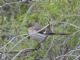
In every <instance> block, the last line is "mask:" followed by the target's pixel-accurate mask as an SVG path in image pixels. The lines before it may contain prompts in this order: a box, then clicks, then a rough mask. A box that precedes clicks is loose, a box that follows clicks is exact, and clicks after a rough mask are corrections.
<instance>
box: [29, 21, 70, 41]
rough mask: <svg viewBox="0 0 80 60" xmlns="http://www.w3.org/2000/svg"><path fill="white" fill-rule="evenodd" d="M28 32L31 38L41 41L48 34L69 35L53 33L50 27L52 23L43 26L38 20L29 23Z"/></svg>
mask: <svg viewBox="0 0 80 60" xmlns="http://www.w3.org/2000/svg"><path fill="white" fill-rule="evenodd" d="M28 34H29V36H30V38H31V39H33V40H37V41H39V42H42V41H44V40H45V39H46V38H47V37H48V35H69V34H67V33H53V32H52V31H51V29H50V24H48V25H47V26H45V27H42V26H41V25H40V24H39V23H38V22H34V23H31V24H29V25H28Z"/></svg>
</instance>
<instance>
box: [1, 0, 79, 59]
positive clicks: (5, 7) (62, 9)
mask: <svg viewBox="0 0 80 60" xmlns="http://www.w3.org/2000/svg"><path fill="white" fill-rule="evenodd" d="M14 2H15V3H14ZM6 3H7V4H6ZM36 20H37V21H39V23H40V24H42V26H43V27H44V26H46V25H47V24H48V22H51V23H53V24H52V25H51V29H52V31H54V32H66V33H70V35H69V36H49V37H48V38H47V39H46V41H44V42H43V46H44V48H43V49H42V48H40V49H39V50H37V51H32V52H29V53H25V54H23V55H21V56H18V57H17V58H16V60H26V59H27V60H38V59H40V60H53V59H54V60H57V59H59V60H73V59H78V58H79V57H80V53H79V52H80V50H78V47H79V46H80V38H79V37H80V0H44V1H43V0H38V1H37V0H33V1H32V2H29V3H25V2H19V0H15V1H13V0H6V1H3V0H0V47H4V46H5V45H6V44H7V43H8V42H9V41H11V40H12V39H13V38H14V37H16V38H14V40H13V41H12V42H10V43H9V44H7V45H6V47H4V48H3V49H2V50H1V51H2V52H5V50H6V51H9V52H10V51H20V50H21V49H24V48H35V47H36V45H37V44H38V42H36V41H35V40H32V39H27V37H25V36H24V35H23V34H27V25H28V24H29V23H31V22H34V21H36ZM19 41H21V42H20V43H19ZM13 47H14V48H13ZM79 49H80V48H79ZM73 50H74V51H73ZM13 55H14V56H15V55H16V54H13ZM63 55H65V56H66V57H64V56H63ZM73 55H74V56H73ZM14 56H11V58H12V57H14ZM63 57H64V58H63ZM0 59H2V58H0ZM4 59H5V57H4Z"/></svg>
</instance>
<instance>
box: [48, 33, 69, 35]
mask: <svg viewBox="0 0 80 60" xmlns="http://www.w3.org/2000/svg"><path fill="white" fill-rule="evenodd" d="M47 35H70V34H69V33H47Z"/></svg>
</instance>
